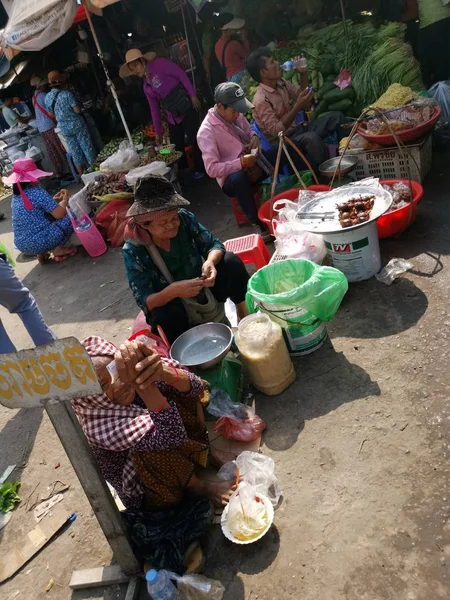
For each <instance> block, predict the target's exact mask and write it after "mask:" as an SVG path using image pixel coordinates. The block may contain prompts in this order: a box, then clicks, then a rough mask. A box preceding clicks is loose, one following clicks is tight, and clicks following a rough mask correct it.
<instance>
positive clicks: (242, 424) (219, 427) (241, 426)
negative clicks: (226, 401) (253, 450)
mask: <svg viewBox="0 0 450 600" xmlns="http://www.w3.org/2000/svg"><path fill="white" fill-rule="evenodd" d="M250 410H251V411H252V412H253V410H252V409H250ZM265 428H266V424H265V423H264V421H263V420H262V419H261V417H258V415H256V414H255V413H254V412H253V415H249V416H248V417H247V418H246V419H243V420H238V419H235V418H233V417H220V419H218V420H217V423H216V424H215V425H214V431H215V432H217V433H221V434H222V436H223V437H224V438H225V439H226V440H234V441H235V442H252V441H253V440H256V439H258V438H259V436H260V435H261V433H262V432H263V431H264V429H265Z"/></svg>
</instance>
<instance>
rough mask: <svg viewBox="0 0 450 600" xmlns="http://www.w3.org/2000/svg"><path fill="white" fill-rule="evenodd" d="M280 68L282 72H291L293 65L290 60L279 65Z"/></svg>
mask: <svg viewBox="0 0 450 600" xmlns="http://www.w3.org/2000/svg"><path fill="white" fill-rule="evenodd" d="M280 68H281V69H283V71H293V69H294V63H293V62H292V60H287V61H286V62H285V63H283V64H282V65H280Z"/></svg>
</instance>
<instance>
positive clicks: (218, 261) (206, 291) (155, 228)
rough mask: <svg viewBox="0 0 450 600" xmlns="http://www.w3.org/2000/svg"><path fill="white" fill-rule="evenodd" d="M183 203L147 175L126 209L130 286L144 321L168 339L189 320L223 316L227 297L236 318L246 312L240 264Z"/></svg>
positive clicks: (245, 277)
mask: <svg viewBox="0 0 450 600" xmlns="http://www.w3.org/2000/svg"><path fill="white" fill-rule="evenodd" d="M188 205H189V202H188V201H187V200H185V199H184V198H183V197H182V196H180V195H179V194H177V193H176V192H175V191H174V188H173V186H172V185H171V184H170V183H169V182H168V181H167V180H166V179H164V177H158V176H150V177H146V178H144V179H140V180H139V181H138V182H137V184H136V189H135V202H134V204H133V205H132V206H131V208H130V210H129V211H128V213H127V216H128V217H130V220H129V222H128V225H127V227H126V230H125V239H126V242H125V245H124V247H123V257H124V260H125V267H126V270H127V274H128V281H129V284H130V288H131V291H132V292H133V295H134V297H135V300H136V302H137V304H138V305H139V306H140V308H141V309H142V310H143V311H144V314H145V316H146V319H147V322H148V323H149V325H151V326H152V329H153V330H154V331H155V332H157V328H158V327H161V328H162V330H163V331H164V333H165V335H166V337H167V338H168V340H169V342H170V343H172V342H174V341H175V340H176V338H177V337H178V336H180V335H181V334H182V333H184V332H185V331H187V330H188V329H189V328H190V327H192V326H194V325H198V324H200V323H207V322H209V321H223V320H224V319H225V312H224V308H223V307H224V303H225V301H226V300H227V298H231V300H232V301H233V302H234V303H235V304H236V309H237V314H238V318H243V317H244V316H246V315H247V309H246V306H245V294H246V291H247V283H248V274H247V271H246V269H245V266H244V263H243V262H242V261H241V259H240V258H239V257H237V256H236V255H234V254H232V253H231V252H226V251H225V247H224V245H223V244H222V242H220V241H219V240H218V239H216V238H214V237H213V235H212V234H211V233H210V232H209V231H208V230H207V229H206V228H205V227H203V225H201V224H200V223H199V222H198V221H197V219H196V217H195V216H194V215H193V214H192V213H191V212H189V211H187V210H186V209H185V208H182V207H183V206H188Z"/></svg>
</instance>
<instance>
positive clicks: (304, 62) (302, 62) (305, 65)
mask: <svg viewBox="0 0 450 600" xmlns="http://www.w3.org/2000/svg"><path fill="white" fill-rule="evenodd" d="M298 66H299V68H300V69H302V70H303V69H305V70H306V69H307V68H308V61H307V60H306V58H305V55H304V54H302V55H301V57H300V62H299V64H298Z"/></svg>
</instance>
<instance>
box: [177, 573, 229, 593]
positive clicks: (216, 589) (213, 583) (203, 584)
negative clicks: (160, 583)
mask: <svg viewBox="0 0 450 600" xmlns="http://www.w3.org/2000/svg"><path fill="white" fill-rule="evenodd" d="M166 572H167V575H168V576H169V578H170V579H172V581H175V582H176V584H177V589H178V591H179V592H180V595H181V596H182V598H183V600H222V598H223V595H224V592H225V588H224V587H223V585H222V584H221V583H220V581H217V580H216V579H208V577H204V576H203V575H183V576H180V575H177V574H176V573H172V572H171V571H166Z"/></svg>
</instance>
